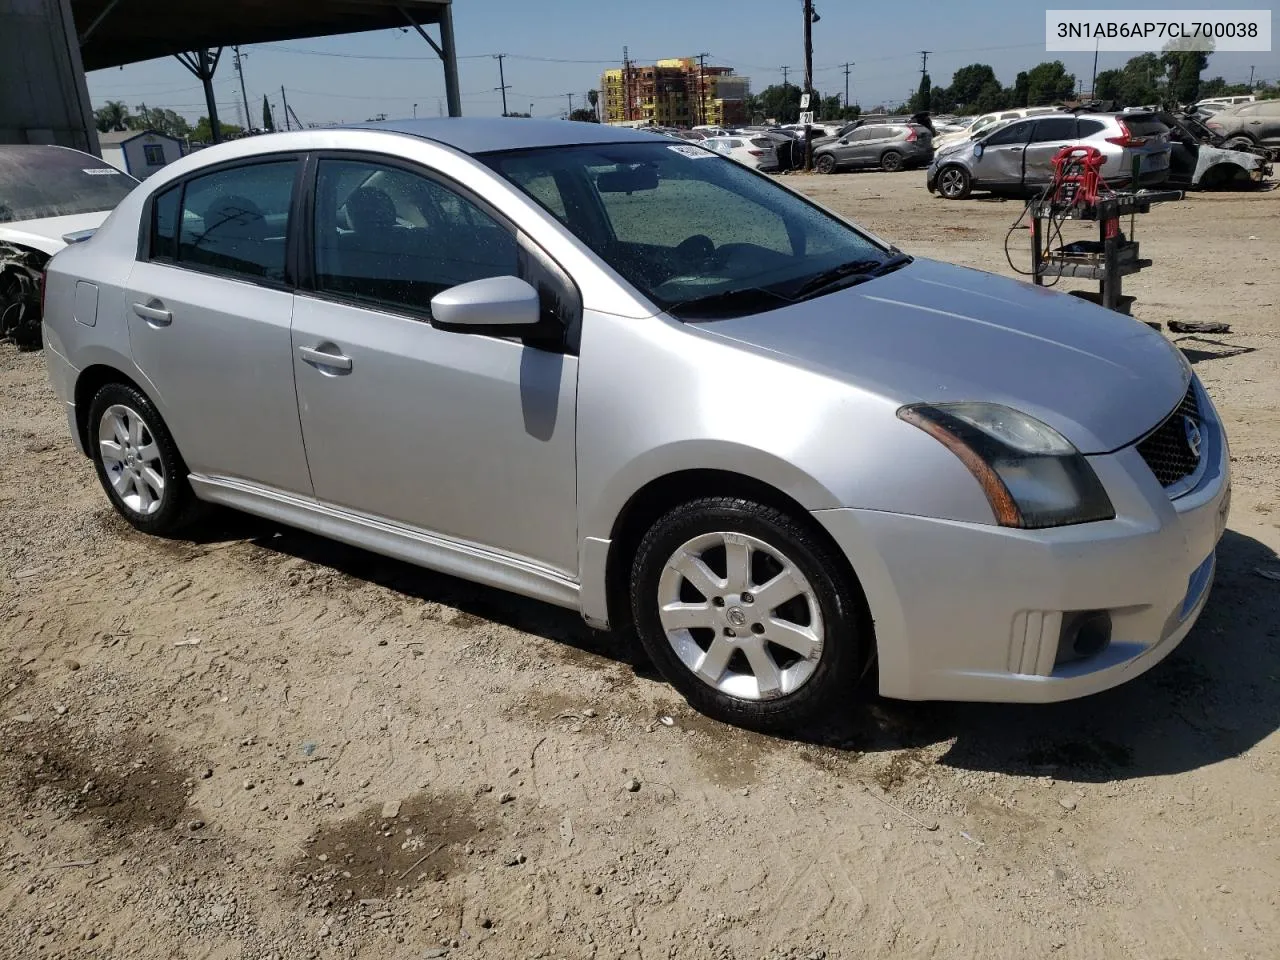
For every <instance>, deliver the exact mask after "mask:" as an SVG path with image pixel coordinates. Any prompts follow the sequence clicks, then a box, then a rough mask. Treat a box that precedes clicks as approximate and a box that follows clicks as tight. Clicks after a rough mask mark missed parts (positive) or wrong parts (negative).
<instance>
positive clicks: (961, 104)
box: [935, 63, 1000, 113]
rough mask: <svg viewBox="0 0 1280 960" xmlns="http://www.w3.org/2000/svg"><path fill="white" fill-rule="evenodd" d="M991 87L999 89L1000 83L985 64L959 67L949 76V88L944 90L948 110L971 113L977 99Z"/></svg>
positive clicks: (993, 72) (994, 73)
mask: <svg viewBox="0 0 1280 960" xmlns="http://www.w3.org/2000/svg"><path fill="white" fill-rule="evenodd" d="M991 87H994V88H996V89H1000V81H999V80H997V79H996V72H995V71H994V70H992V69H991V67H989V66H988V65H987V64H985V63H971V64H969V65H968V66H967V67H961V68H960V69H959V70H957V71H956V72H955V73H954V74H952V75H951V86H949V87H947V88H946V90H945V94H946V99H947V100H948V101H949V102H950V104H951V106H950V107H949V109H952V110H963V111H964V112H966V113H972V112H973V111H974V104H976V103H977V101H978V98H979V97H980V96H982V95H983V93H984V92H989V88H991ZM936 89H937V88H935V91H936ZM989 109H993V110H994V109H995V108H994V107H991V108H989Z"/></svg>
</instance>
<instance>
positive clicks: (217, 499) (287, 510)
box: [189, 474, 579, 610]
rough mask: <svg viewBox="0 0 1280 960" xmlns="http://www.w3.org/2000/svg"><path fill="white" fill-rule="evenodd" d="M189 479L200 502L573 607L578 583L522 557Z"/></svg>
mask: <svg viewBox="0 0 1280 960" xmlns="http://www.w3.org/2000/svg"><path fill="white" fill-rule="evenodd" d="M189 479H190V482H191V488H192V490H193V491H194V492H195V495H196V496H197V497H199V498H200V499H201V500H206V501H208V502H210V503H217V504H221V505H223V506H227V507H231V508H233V509H235V510H242V511H244V512H245V513H251V514H254V515H255V516H259V517H265V518H267V519H269V520H275V521H277V522H279V523H283V524H286V525H287V526H290V527H297V528H299V529H302V530H307V531H310V532H312V533H316V534H319V535H320V536H322V537H328V538H329V539H331V540H337V541H340V542H341V543H346V544H350V545H351V546H354V547H361V548H363V549H365V550H371V551H373V552H374V553H380V554H382V555H383V556H387V557H394V558H395V559H397V560H404V561H405V562H406V563H412V564H414V565H415V566H419V567H427V568H428V569H431V570H436V571H439V572H440V573H447V574H450V575H451V576H455V577H459V578H461V579H463V580H470V581H472V582H474V583H480V584H484V585H485V586H489V587H497V588H498V589H500V590H508V591H510V592H511V593H518V594H520V595H521V596H525V597H532V598H533V599H535V600H542V601H544V602H546V603H551V604H554V605H556V606H558V607H567V608H569V609H570V610H578V609H579V588H578V584H576V583H574V582H573V581H572V580H570V579H569V578H568V577H566V576H564V575H563V574H561V573H558V572H557V571H555V570H551V569H548V568H546V567H542V566H539V565H538V564H536V563H532V562H530V561H528V560H525V559H522V558H519V557H512V556H507V555H505V554H499V553H495V552H493V551H492V550H488V549H485V548H484V547H480V546H477V545H475V544H471V543H465V542H462V541H458V540H451V539H449V538H447V537H442V536H439V535H437V534H431V533H427V532H425V531H422V530H418V529H415V528H412V527H406V526H403V525H401V524H398V523H395V522H393V521H390V520H384V519H381V518H378V517H371V516H367V515H364V514H358V513H353V512H351V511H349V510H344V509H342V508H340V507H335V506H332V505H330V504H324V503H317V502H316V501H313V500H306V499H303V498H300V497H297V496H295V495H292V494H288V493H284V492H283V491H280V490H274V489H271V488H269V487H263V486H260V485H258V484H254V483H249V482H246V481H243V480H234V479H230V478H226V477H206V476H200V475H198V474H192V475H191V476H190V478H189Z"/></svg>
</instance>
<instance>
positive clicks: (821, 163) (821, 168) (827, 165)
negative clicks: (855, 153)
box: [813, 153, 836, 173]
mask: <svg viewBox="0 0 1280 960" xmlns="http://www.w3.org/2000/svg"><path fill="white" fill-rule="evenodd" d="M813 166H814V169H816V170H817V171H818V172H819V173H835V172H836V158H835V157H833V156H832V155H831V154H829V153H824V154H822V156H820V157H818V159H817V160H815V161H813Z"/></svg>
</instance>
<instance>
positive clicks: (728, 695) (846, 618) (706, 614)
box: [630, 497, 870, 729]
mask: <svg viewBox="0 0 1280 960" xmlns="http://www.w3.org/2000/svg"><path fill="white" fill-rule="evenodd" d="M843 570H844V563H843V561H842V560H841V559H840V558H839V557H838V556H837V555H836V554H835V553H834V552H833V550H832V549H831V548H830V547H829V546H828V545H827V544H826V543H825V542H824V541H823V539H822V538H821V537H820V536H818V535H817V534H816V533H815V532H814V531H813V530H812V529H811V528H810V527H809V525H808V524H805V523H801V522H798V521H797V520H795V519H793V518H792V517H791V516H789V515H788V514H786V513H783V512H782V511H780V510H777V509H775V508H773V507H768V506H764V505H762V504H759V503H754V502H752V501H749V500H743V499H738V498H733V497H711V498H706V499H702V500H696V501H693V502H692V503H687V504H684V505H683V506H680V507H677V508H676V509H674V510H672V511H670V512H669V513H667V514H666V515H665V516H663V517H662V518H660V519H659V520H658V521H657V522H656V523H655V524H654V525H653V527H651V528H650V530H649V532H648V533H647V534H646V535H645V537H644V539H643V541H642V542H641V544H640V548H639V550H638V551H637V554H636V558H635V561H634V563H633V565H632V570H631V590H630V592H631V612H632V617H633V620H634V623H635V626H636V630H637V632H638V634H639V638H640V641H641V643H642V644H643V645H644V648H645V651H646V652H647V653H648V654H649V657H650V659H651V660H652V661H653V663H654V665H655V666H656V667H657V668H658V670H659V671H660V672H661V673H662V675H663V677H665V678H666V679H667V681H668V682H669V683H671V685H672V686H674V687H675V688H676V689H677V690H679V691H680V692H681V693H682V694H683V695H684V696H685V698H686V699H687V700H688V701H689V703H690V704H691V705H692V706H693V707H694V708H696V709H697V710H700V711H702V712H703V713H705V714H707V715H709V716H712V717H715V718H717V719H720V720H724V721H726V722H729V723H735V724H740V725H742V726H748V727H755V728H758V729H782V728H793V727H795V726H797V725H799V724H801V723H804V722H805V721H809V720H813V719H815V718H817V717H819V716H820V715H821V714H823V713H825V712H826V711H828V710H829V709H830V708H832V707H833V706H835V705H837V704H840V703H846V702H848V700H849V699H850V698H851V696H852V694H853V692H854V687H855V685H856V681H857V675H858V668H859V665H860V664H861V663H863V662H864V652H865V649H866V647H867V646H868V645H869V644H870V636H869V631H870V628H869V626H868V623H869V620H868V618H867V617H866V616H865V614H864V611H865V609H866V608H865V601H864V600H863V599H862V594H861V591H860V590H859V589H858V587H857V585H856V584H854V583H851V582H849V578H847V577H845V576H842V571H843Z"/></svg>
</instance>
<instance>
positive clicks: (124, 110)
mask: <svg viewBox="0 0 1280 960" xmlns="http://www.w3.org/2000/svg"><path fill="white" fill-rule="evenodd" d="M93 124H94V126H96V127H97V128H98V132H99V133H107V132H109V131H111V130H128V129H129V108H128V107H126V106H125V105H124V103H123V102H122V101H120V100H108V101H107V102H106V103H105V104H104V105H103V106H101V107H99V108H98V109H97V110H95V111H93Z"/></svg>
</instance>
